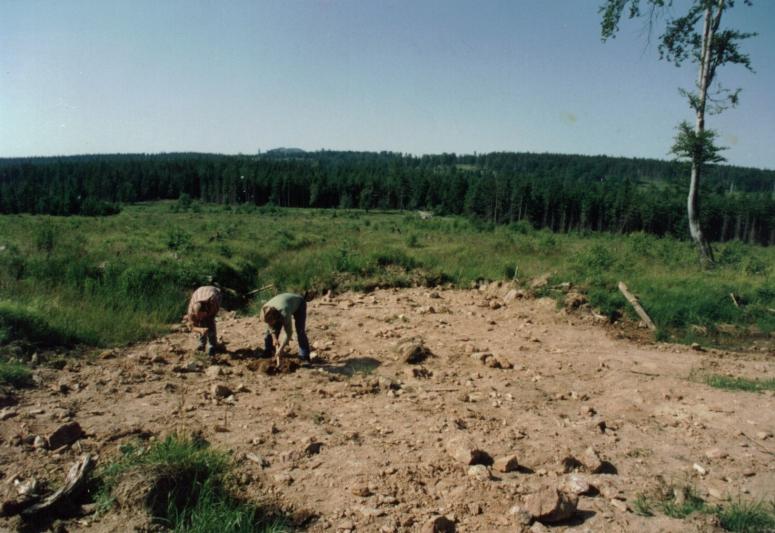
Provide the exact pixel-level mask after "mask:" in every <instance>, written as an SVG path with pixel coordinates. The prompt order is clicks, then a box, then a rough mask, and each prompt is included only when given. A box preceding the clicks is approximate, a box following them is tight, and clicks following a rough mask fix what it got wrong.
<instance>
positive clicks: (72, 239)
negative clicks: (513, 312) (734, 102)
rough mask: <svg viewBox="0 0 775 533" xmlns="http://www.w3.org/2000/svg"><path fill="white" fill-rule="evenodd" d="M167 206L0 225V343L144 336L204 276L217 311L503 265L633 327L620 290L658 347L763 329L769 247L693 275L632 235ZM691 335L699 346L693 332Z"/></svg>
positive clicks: (734, 255)
mask: <svg viewBox="0 0 775 533" xmlns="http://www.w3.org/2000/svg"><path fill="white" fill-rule="evenodd" d="M176 206H177V204H175V203H170V202H160V203H152V204H137V205H132V206H126V207H125V208H124V209H123V210H122V212H121V213H120V214H118V215H115V216H110V217H90V218H85V217H78V216H72V217H49V216H34V215H3V216H0V235H2V237H0V347H2V346H3V345H4V344H8V343H11V342H15V341H16V340H20V339H21V340H23V341H24V342H25V343H27V344H28V345H29V346H30V350H32V349H36V348H38V347H40V346H47V345H52V344H53V345H62V346H68V345H76V344H83V345H88V346H103V347H108V346H116V345H122V344H127V343H131V342H135V341H139V340H142V339H147V338H150V337H153V336H155V335H158V334H159V333H161V332H163V331H164V330H165V329H166V326H167V324H170V323H172V322H176V321H177V320H179V318H180V316H181V315H182V314H183V312H184V310H185V306H186V300H187V297H188V296H189V294H190V292H191V291H192V290H193V289H194V288H195V287H196V286H198V285H203V284H207V283H212V282H217V283H219V284H221V285H222V286H224V287H227V288H229V289H232V290H229V291H227V301H226V302H225V307H227V308H232V309H238V310H241V311H242V312H245V313H255V312H257V310H258V309H259V308H260V306H261V304H262V303H263V299H265V298H268V297H270V296H271V294H269V293H267V292H262V293H260V294H258V295H255V296H253V297H247V296H246V295H247V294H248V293H249V292H250V291H251V290H253V289H256V288H258V287H262V286H264V285H267V284H273V285H274V288H275V290H277V291H296V292H305V291H309V292H313V293H321V292H324V291H326V290H328V289H335V290H339V291H342V290H348V289H353V290H371V289H372V288H374V287H378V286H379V287H409V286H414V285H428V286H430V285H435V284H440V283H441V284H443V283H451V284H453V285H455V286H459V287H469V286H470V284H471V283H472V282H474V281H476V280H502V279H508V280H511V279H512V277H513V276H514V274H515V272H516V273H517V274H518V276H517V278H518V280H519V281H520V282H522V283H527V282H529V280H530V279H532V278H533V277H536V276H539V275H541V274H544V273H551V274H552V278H551V283H550V287H549V289H548V290H547V291H546V293H547V294H548V295H551V296H553V297H558V298H559V297H561V296H562V294H561V293H560V292H559V291H553V290H551V286H553V285H554V284H556V283H559V282H564V281H570V282H572V283H573V284H574V285H576V286H577V287H579V288H580V289H581V290H582V291H584V292H586V293H587V295H588V298H589V300H590V302H591V304H592V305H593V306H594V307H595V308H597V309H598V310H599V311H601V312H603V313H605V314H607V315H609V316H611V317H617V316H620V315H621V314H628V315H630V316H632V317H633V318H634V317H635V315H634V314H633V313H632V311H631V310H630V309H629V306H628V305H627V304H626V302H625V301H624V299H623V297H622V296H621V294H620V293H619V291H618V289H617V287H616V285H617V283H618V281H620V280H622V281H625V282H626V283H627V284H628V286H629V287H630V289H631V290H632V291H633V292H634V293H636V294H637V295H638V296H639V297H640V300H641V303H642V304H643V306H644V308H645V309H646V310H647V312H648V313H649V314H650V315H651V316H652V317H653V319H654V321H655V322H656V323H657V326H658V327H659V338H660V339H662V340H678V341H682V342H693V341H696V340H702V342H703V344H705V345H708V344H713V343H726V342H740V340H739V339H736V338H732V337H733V336H730V335H729V334H728V333H724V332H726V331H729V330H730V328H728V327H727V328H718V327H716V326H717V325H720V324H727V325H731V326H733V327H734V328H736V329H735V331H740V332H741V334H742V335H761V336H766V335H767V334H769V332H772V331H775V313H773V312H772V311H771V309H775V277H773V276H772V274H773V272H772V265H773V264H775V247H769V248H765V247H759V246H749V245H745V244H741V243H729V244H725V245H721V246H717V253H718V256H719V258H720V261H719V266H718V267H717V268H716V269H714V270H712V271H709V272H704V271H702V270H700V268H699V265H698V263H697V258H696V251H695V250H694V248H693V247H692V245H691V244H690V243H688V242H684V241H678V240H676V239H673V238H670V237H664V238H658V237H655V236H653V235H646V234H643V233H637V234H632V235H612V234H603V233H597V234H594V233H583V234H579V233H572V234H552V233H550V232H548V231H543V230H542V231H536V230H534V229H533V228H532V227H530V225H529V224H526V223H524V221H523V222H516V223H514V224H511V225H509V226H499V227H492V226H491V225H487V224H481V223H476V222H472V221H470V220H468V219H464V218H461V217H434V218H433V219H431V220H420V218H419V217H418V216H416V215H414V214H412V213H406V212H379V211H371V212H368V213H366V212H364V211H358V210H316V209H278V208H256V207H253V206H237V207H234V208H227V207H228V206H226V207H224V206H216V205H206V204H198V205H197V209H196V210H194V209H193V208H192V209H183V210H181V209H178V208H177V207H176ZM730 292H732V293H734V294H735V295H736V298H737V302H738V305H739V307H738V306H737V305H735V303H734V302H733V301H732V299H731V298H730V297H729V293H730ZM9 317H10V318H9ZM9 323H12V327H8V324H9ZM693 326H694V328H693ZM698 328H699V329H700V331H707V335H706V336H707V337H708V338H703V339H698V338H697V335H698V334H697V333H696V332H695V331H694V330H696V329H698Z"/></svg>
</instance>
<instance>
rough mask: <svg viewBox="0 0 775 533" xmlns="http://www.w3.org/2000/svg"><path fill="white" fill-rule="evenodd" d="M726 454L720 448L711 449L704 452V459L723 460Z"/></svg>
mask: <svg viewBox="0 0 775 533" xmlns="http://www.w3.org/2000/svg"><path fill="white" fill-rule="evenodd" d="M727 455H728V454H727V452H725V451H723V450H721V449H720V448H711V449H710V450H706V451H705V457H707V458H708V459H711V460H713V459H724V458H725V457H727Z"/></svg>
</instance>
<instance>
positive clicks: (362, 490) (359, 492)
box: [350, 485, 371, 498]
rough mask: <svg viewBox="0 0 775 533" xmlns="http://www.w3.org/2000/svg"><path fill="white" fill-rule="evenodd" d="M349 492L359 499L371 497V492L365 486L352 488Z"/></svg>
mask: <svg viewBox="0 0 775 533" xmlns="http://www.w3.org/2000/svg"><path fill="white" fill-rule="evenodd" d="M350 492H352V493H353V495H355V496H358V497H359V498H368V497H369V496H371V490H369V487H368V486H366V485H358V486H356V487H353V488H352V489H351V490H350Z"/></svg>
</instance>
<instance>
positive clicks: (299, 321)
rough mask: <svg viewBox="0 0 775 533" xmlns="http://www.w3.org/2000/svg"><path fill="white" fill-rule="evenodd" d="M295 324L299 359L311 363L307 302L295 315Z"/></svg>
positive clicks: (302, 304)
mask: <svg viewBox="0 0 775 533" xmlns="http://www.w3.org/2000/svg"><path fill="white" fill-rule="evenodd" d="M293 322H294V324H295V326H296V338H297V339H298V341H299V357H301V359H302V360H303V361H309V339H308V338H307V329H306V327H307V302H302V303H301V305H300V306H299V308H298V309H297V310H296V312H295V313H293Z"/></svg>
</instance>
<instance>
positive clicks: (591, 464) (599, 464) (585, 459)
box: [579, 446, 603, 474]
mask: <svg viewBox="0 0 775 533" xmlns="http://www.w3.org/2000/svg"><path fill="white" fill-rule="evenodd" d="M579 462H580V463H581V464H582V465H584V468H586V469H587V471H588V472H591V473H593V474H595V473H597V472H600V470H601V469H602V468H603V461H602V460H601V459H600V456H599V455H598V454H597V452H596V451H595V449H594V448H592V447H591V446H590V447H589V448H587V449H586V450H584V453H583V454H581V457H580V458H579Z"/></svg>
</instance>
